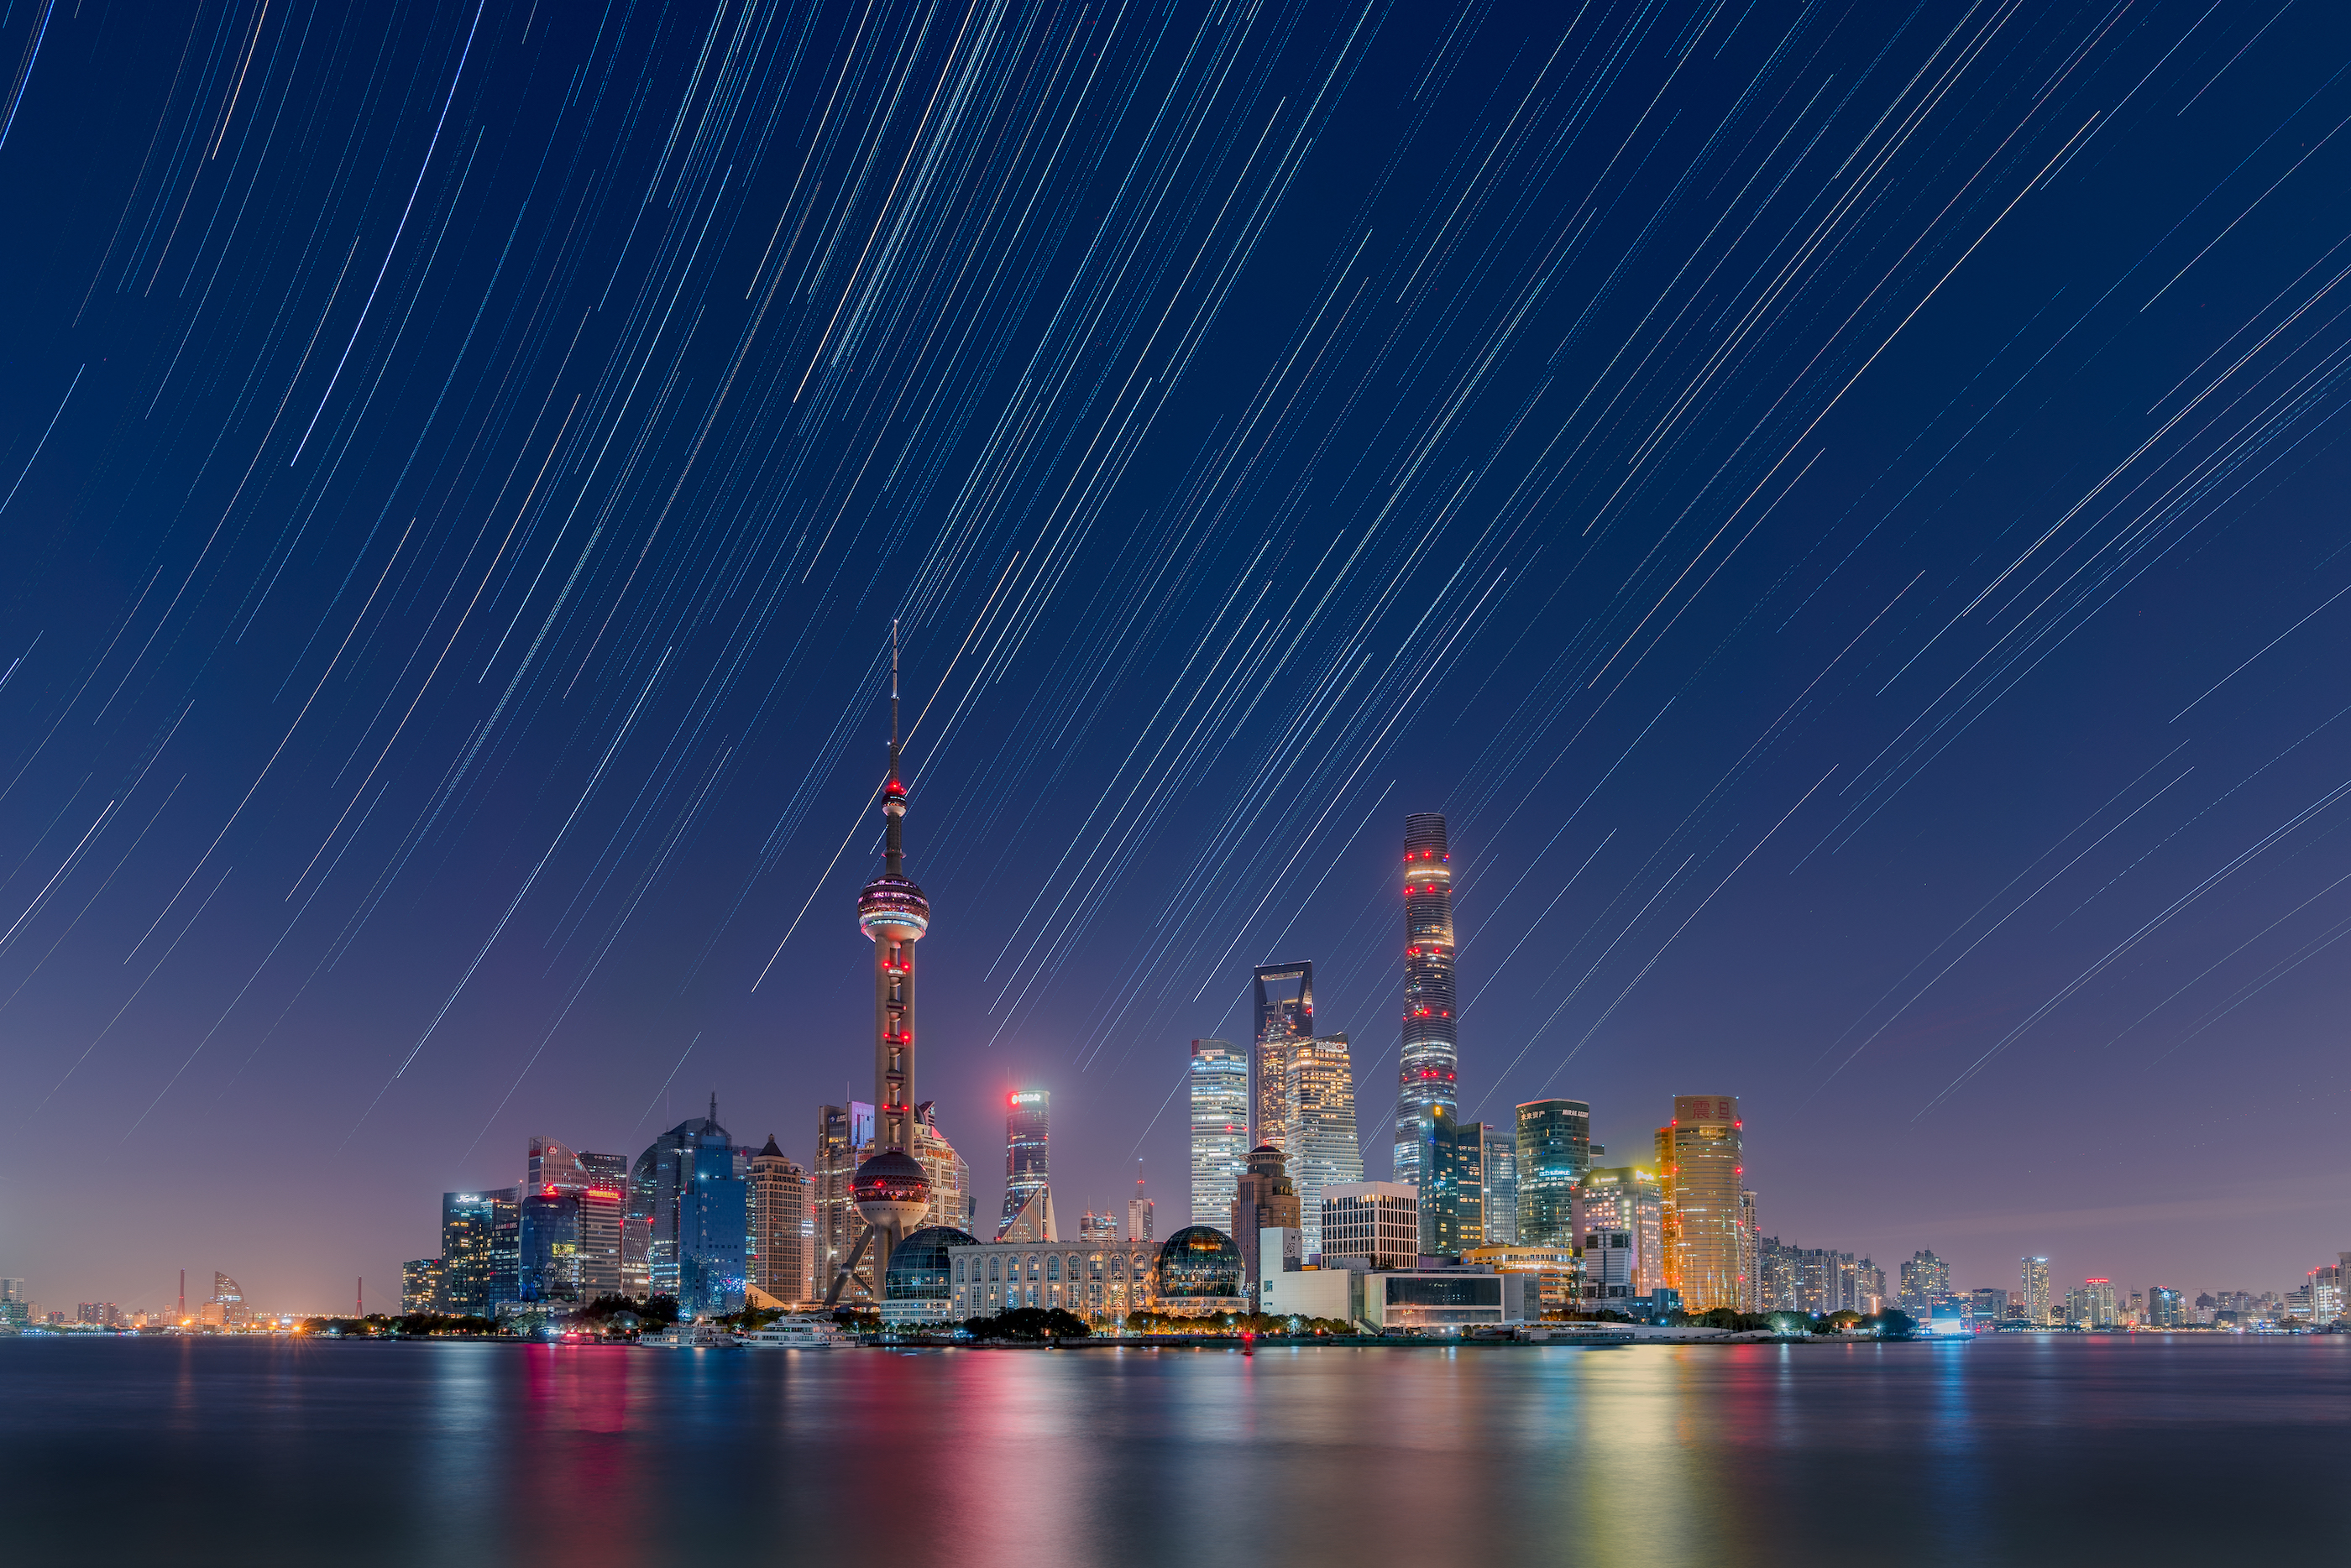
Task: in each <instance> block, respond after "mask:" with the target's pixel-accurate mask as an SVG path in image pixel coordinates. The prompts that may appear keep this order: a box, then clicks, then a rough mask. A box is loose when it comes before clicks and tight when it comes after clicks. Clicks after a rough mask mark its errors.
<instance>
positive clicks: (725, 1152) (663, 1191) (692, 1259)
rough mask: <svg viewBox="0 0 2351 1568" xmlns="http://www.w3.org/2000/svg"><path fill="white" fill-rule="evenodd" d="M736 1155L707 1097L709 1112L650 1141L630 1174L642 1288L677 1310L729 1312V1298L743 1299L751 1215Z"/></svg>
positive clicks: (715, 1101)
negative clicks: (639, 1230)
mask: <svg viewBox="0 0 2351 1568" xmlns="http://www.w3.org/2000/svg"><path fill="white" fill-rule="evenodd" d="M736 1153H737V1151H736V1148H735V1140H734V1139H733V1138H732V1137H729V1136H728V1135H727V1132H726V1128H725V1127H721V1126H720V1125H719V1124H718V1097H717V1096H716V1095H713V1096H711V1101H710V1114H709V1115H708V1116H694V1117H691V1118H689V1119H687V1120H685V1121H682V1122H680V1123H678V1124H677V1126H675V1127H672V1128H670V1129H669V1130H668V1131H667V1132H665V1133H663V1134H662V1135H661V1136H660V1137H656V1138H654V1139H653V1143H652V1144H651V1145H649V1146H648V1147H646V1149H645V1151H644V1152H643V1154H641V1155H639V1156H637V1159H636V1165H635V1167H634V1168H633V1169H632V1171H631V1173H630V1177H629V1198H628V1213H629V1215H630V1216H631V1217H632V1218H631V1219H630V1220H627V1221H624V1223H628V1224H641V1225H643V1229H644V1234H645V1236H646V1241H645V1243H644V1247H645V1257H646V1262H645V1276H646V1279H645V1288H646V1290H647V1291H648V1292H650V1293H652V1294H653V1295H657V1296H669V1297H671V1298H672V1299H674V1301H676V1303H678V1309H679V1311H681V1312H684V1313H687V1314H693V1313H696V1312H709V1313H717V1312H731V1311H734V1310H735V1307H733V1306H726V1305H724V1304H721V1303H725V1302H726V1301H727V1300H729V1299H732V1300H733V1302H734V1303H736V1306H739V1305H740V1304H741V1302H742V1295H743V1281H744V1274H745V1262H746V1256H745V1254H746V1252H747V1248H748V1244H749V1225H750V1215H749V1206H748V1199H747V1193H746V1191H745V1189H744V1181H743V1178H742V1177H740V1176H737V1174H736Z"/></svg>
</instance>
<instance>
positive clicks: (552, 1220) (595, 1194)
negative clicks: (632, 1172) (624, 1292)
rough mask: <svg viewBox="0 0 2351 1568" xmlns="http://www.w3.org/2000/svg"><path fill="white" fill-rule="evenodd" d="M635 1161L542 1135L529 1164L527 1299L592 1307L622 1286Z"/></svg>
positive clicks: (523, 1230)
mask: <svg viewBox="0 0 2351 1568" xmlns="http://www.w3.org/2000/svg"><path fill="white" fill-rule="evenodd" d="M627 1169H628V1160H627V1158H626V1157H625V1156H622V1155H616V1154H578V1153H574V1152H573V1151H572V1150H571V1149H570V1148H569V1147H566V1146H565V1145H563V1144H560V1143H558V1142H557V1141H556V1140H555V1139H553V1138H550V1137H534V1138H532V1139H531V1140H530V1146H529V1152H528V1155H527V1157H526V1159H525V1165H524V1178H523V1186H522V1202H521V1209H520V1215H521V1224H520V1229H519V1233H518V1234H519V1241H518V1246H519V1250H520V1253H521V1273H520V1277H519V1281H518V1283H519V1286H520V1299H521V1300H524V1301H566V1302H590V1301H594V1300H595V1299H596V1298H597V1297H598V1296H601V1295H610V1294H612V1293H616V1292H618V1291H619V1290H620V1289H621V1282H622V1228H623V1220H622V1215H623V1212H624V1210H625V1197H624V1195H625V1193H626V1190H627V1187H628V1182H627V1180H626V1172H627Z"/></svg>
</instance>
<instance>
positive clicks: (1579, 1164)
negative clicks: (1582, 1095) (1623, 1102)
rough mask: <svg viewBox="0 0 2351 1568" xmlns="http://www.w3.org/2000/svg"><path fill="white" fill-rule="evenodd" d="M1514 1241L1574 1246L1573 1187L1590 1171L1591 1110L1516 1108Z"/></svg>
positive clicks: (1559, 1105)
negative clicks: (1516, 1183) (1517, 1239)
mask: <svg viewBox="0 0 2351 1568" xmlns="http://www.w3.org/2000/svg"><path fill="white" fill-rule="evenodd" d="M1518 1133H1519V1147H1518V1158H1517V1170H1516V1174H1517V1178H1518V1191H1517V1203H1516V1204H1515V1205H1514V1207H1515V1209H1516V1210H1517V1213H1516V1219H1517V1221H1518V1237H1519V1241H1520V1243H1522V1244H1523V1245H1526V1246H1530V1247H1556V1246H1567V1247H1573V1246H1574V1245H1575V1184H1576V1183H1577V1182H1579V1181H1581V1180H1583V1173H1584V1172H1585V1171H1587V1170H1590V1169H1591V1168H1592V1107H1591V1106H1589V1105H1587V1104H1585V1103H1584V1102H1583V1101H1582V1100H1529V1101H1528V1102H1527V1103H1526V1104H1524V1105H1522V1106H1519V1107H1518Z"/></svg>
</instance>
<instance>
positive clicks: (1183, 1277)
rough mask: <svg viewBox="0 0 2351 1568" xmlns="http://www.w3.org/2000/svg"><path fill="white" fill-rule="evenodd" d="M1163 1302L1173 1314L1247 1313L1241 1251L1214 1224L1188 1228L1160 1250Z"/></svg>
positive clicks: (1160, 1279) (1160, 1281)
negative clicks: (1243, 1288)
mask: <svg viewBox="0 0 2351 1568" xmlns="http://www.w3.org/2000/svg"><path fill="white" fill-rule="evenodd" d="M1159 1299H1160V1302H1161V1303H1162V1304H1163V1305H1164V1306H1165V1309H1166V1310H1167V1311H1170V1312H1178V1313H1180V1312H1245V1311H1247V1310H1248V1309H1249V1302H1248V1299H1247V1298H1246V1297H1244V1296H1243V1295H1242V1294H1241V1250H1240V1249H1239V1248H1238V1247H1236V1246H1234V1245H1233V1239H1232V1238H1231V1237H1230V1236H1228V1235H1226V1234H1225V1233H1224V1232H1223V1231H1219V1230H1217V1228H1216V1227H1215V1226H1213V1225H1186V1227H1185V1228H1184V1229H1183V1230H1181V1231H1176V1232H1175V1234H1174V1235H1173V1236H1170V1237H1168V1238H1167V1242H1166V1245H1165V1246H1163V1247H1161V1248H1160V1249H1159Z"/></svg>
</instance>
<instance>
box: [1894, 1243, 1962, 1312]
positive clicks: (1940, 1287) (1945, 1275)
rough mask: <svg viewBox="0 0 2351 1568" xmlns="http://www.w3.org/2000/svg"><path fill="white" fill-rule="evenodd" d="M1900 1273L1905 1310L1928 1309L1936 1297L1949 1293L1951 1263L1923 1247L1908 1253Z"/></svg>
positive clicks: (1920, 1310) (1923, 1310)
mask: <svg viewBox="0 0 2351 1568" xmlns="http://www.w3.org/2000/svg"><path fill="white" fill-rule="evenodd" d="M1901 1275H1902V1294H1901V1302H1902V1306H1903V1308H1904V1310H1905V1311H1907V1312H1912V1313H1920V1312H1926V1311H1928V1310H1929V1309H1931V1308H1932V1307H1933V1306H1934V1304H1935V1298H1936V1297H1938V1296H1947V1295H1949V1294H1950V1293H1951V1265H1950V1264H1949V1263H1947V1262H1943V1260H1942V1259H1940V1258H1938V1257H1937V1256H1935V1254H1934V1253H1933V1252H1931V1251H1928V1250H1927V1249H1925V1248H1923V1247H1922V1248H1920V1249H1919V1250H1918V1251H1915V1252H1913V1253H1911V1254H1910V1258H1909V1261H1908V1262H1906V1263H1904V1264H1903V1265H1902V1269H1901Z"/></svg>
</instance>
